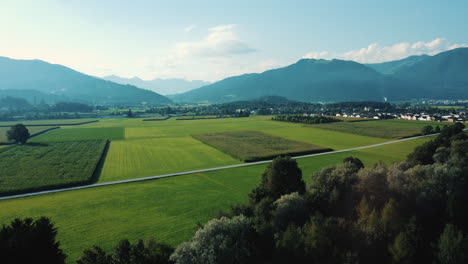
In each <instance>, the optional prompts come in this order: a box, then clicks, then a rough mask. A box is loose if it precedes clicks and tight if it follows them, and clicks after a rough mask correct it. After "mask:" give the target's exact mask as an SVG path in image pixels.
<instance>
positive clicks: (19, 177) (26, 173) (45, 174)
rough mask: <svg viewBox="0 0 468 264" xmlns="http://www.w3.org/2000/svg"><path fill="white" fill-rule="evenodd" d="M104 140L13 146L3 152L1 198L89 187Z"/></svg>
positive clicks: (0, 163)
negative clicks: (82, 186) (59, 188)
mask: <svg viewBox="0 0 468 264" xmlns="http://www.w3.org/2000/svg"><path fill="white" fill-rule="evenodd" d="M105 145H106V142H105V141H104V140H94V141H75V142H54V143H48V144H43V143H42V144H27V145H22V146H20V145H13V146H9V147H7V148H3V149H2V150H0V194H8V193H18V192H25V191H33V190H41V189H49V188H50V187H59V186H65V185H73V184H80V183H88V182H89V181H90V180H91V178H92V176H93V173H94V170H95V168H96V166H97V163H98V161H99V159H100V158H101V155H102V153H103V150H104V147H105Z"/></svg>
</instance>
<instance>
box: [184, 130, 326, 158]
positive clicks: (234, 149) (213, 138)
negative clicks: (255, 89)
mask: <svg viewBox="0 0 468 264" xmlns="http://www.w3.org/2000/svg"><path fill="white" fill-rule="evenodd" d="M193 137H194V138H196V139H198V140H200V141H202V142H203V143H205V144H207V145H209V146H213V147H215V148H217V149H219V150H221V151H223V152H225V153H228V154H230V155H232V156H234V157H236V158H238V159H240V160H242V161H245V162H249V161H258V160H266V159H272V158H274V157H275V156H279V155H290V156H294V155H305V154H311V153H317V152H324V151H330V150H331V149H329V148H323V147H320V146H317V145H312V144H310V143H305V142H299V141H293V140H289V139H285V138H282V137H276V136H272V135H269V134H265V133H262V132H259V131H248V130H247V131H235V132H224V133H210V134H201V135H194V136H193Z"/></svg>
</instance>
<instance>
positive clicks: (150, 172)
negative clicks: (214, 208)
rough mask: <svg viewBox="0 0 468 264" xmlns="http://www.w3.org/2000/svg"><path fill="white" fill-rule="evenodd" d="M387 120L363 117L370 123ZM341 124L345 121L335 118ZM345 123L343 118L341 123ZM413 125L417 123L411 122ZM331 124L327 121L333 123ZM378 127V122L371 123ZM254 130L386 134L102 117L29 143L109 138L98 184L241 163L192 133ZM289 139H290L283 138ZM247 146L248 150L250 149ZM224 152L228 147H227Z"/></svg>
mask: <svg viewBox="0 0 468 264" xmlns="http://www.w3.org/2000/svg"><path fill="white" fill-rule="evenodd" d="M380 122H387V121H369V122H361V123H375V124H378V123H380ZM408 122H409V123H408V124H407V123H404V122H403V123H402V122H396V123H395V124H391V123H390V124H387V125H386V127H390V128H392V127H396V128H397V129H399V128H400V127H401V126H420V125H425V124H426V123H425V122H415V121H413V122H411V121H408ZM338 123H345V122H336V123H334V124H338ZM346 123H348V122H346ZM415 123H419V124H416V125H415ZM334 124H333V125H334ZM376 126H378V127H381V126H382V125H380V126H379V125H376ZM246 130H250V131H258V132H262V133H265V134H267V135H271V136H276V137H280V138H282V139H281V140H286V139H287V140H291V141H294V142H301V144H304V145H305V144H307V143H308V144H311V145H313V146H321V147H322V148H331V149H334V150H341V149H347V148H353V147H359V146H366V145H372V144H376V143H381V142H385V141H388V140H389V139H386V138H381V137H380V138H379V137H370V136H363V135H358V134H352V133H350V131H348V130H344V131H333V130H324V129H320V128H318V127H316V125H312V126H310V125H309V126H305V125H303V124H295V123H289V122H278V121H272V120H271V117H270V116H254V117H249V118H224V119H205V120H202V119H201V120H184V121H180V120H179V121H177V120H175V118H171V119H168V120H164V121H158V122H148V121H142V119H138V118H131V119H102V120H99V122H96V123H89V124H84V125H80V126H73V127H63V128H62V129H59V130H56V131H52V132H50V133H47V134H44V135H41V136H39V137H37V138H34V139H33V141H34V142H43V143H47V142H58V141H73V140H89V139H109V140H111V143H110V148H109V151H108V153H107V157H106V159H105V163H104V166H103V169H102V173H101V174H100V177H99V182H108V181H114V180H124V179H132V178H139V177H145V176H154V175H160V174H167V173H174V172H182V171H190V170H198V169H205V168H212V167H218V166H226V165H232V164H238V163H241V161H239V160H238V159H237V158H233V157H232V156H231V155H230V154H226V153H223V151H220V150H218V149H216V148H214V147H211V146H209V145H207V144H205V143H203V142H201V141H199V140H195V139H194V138H193V137H192V136H194V135H200V134H213V133H225V132H230V133H231V132H239V131H246ZM254 141H255V140H251V141H250V142H248V144H247V142H244V146H246V147H247V146H248V145H251V144H253V142H254ZM289 143H291V142H289ZM251 149H253V148H252V147H251ZM227 152H229V151H227Z"/></svg>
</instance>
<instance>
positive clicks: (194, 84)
mask: <svg viewBox="0 0 468 264" xmlns="http://www.w3.org/2000/svg"><path fill="white" fill-rule="evenodd" d="M102 79H104V80H108V81H112V82H115V83H120V84H130V85H135V86H137V87H140V88H144V89H148V90H152V91H154V92H156V93H159V94H162V95H172V94H178V93H184V92H188V91H190V90H193V89H196V88H200V87H202V86H205V85H208V84H210V83H209V82H205V81H200V80H193V81H188V80H185V79H153V80H142V79H140V78H138V77H133V78H124V77H120V76H116V75H109V76H105V77H102Z"/></svg>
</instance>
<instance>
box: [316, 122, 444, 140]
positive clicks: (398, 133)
mask: <svg viewBox="0 0 468 264" xmlns="http://www.w3.org/2000/svg"><path fill="white" fill-rule="evenodd" d="M427 125H433V126H435V125H440V123H436V122H423V121H407V120H379V121H366V122H335V123H328V124H317V125H311V127H315V128H322V129H327V130H332V131H339V132H346V133H352V134H357V135H363V136H369V137H379V138H388V139H397V138H405V137H410V136H416V135H419V134H421V128H422V127H424V126H427Z"/></svg>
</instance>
